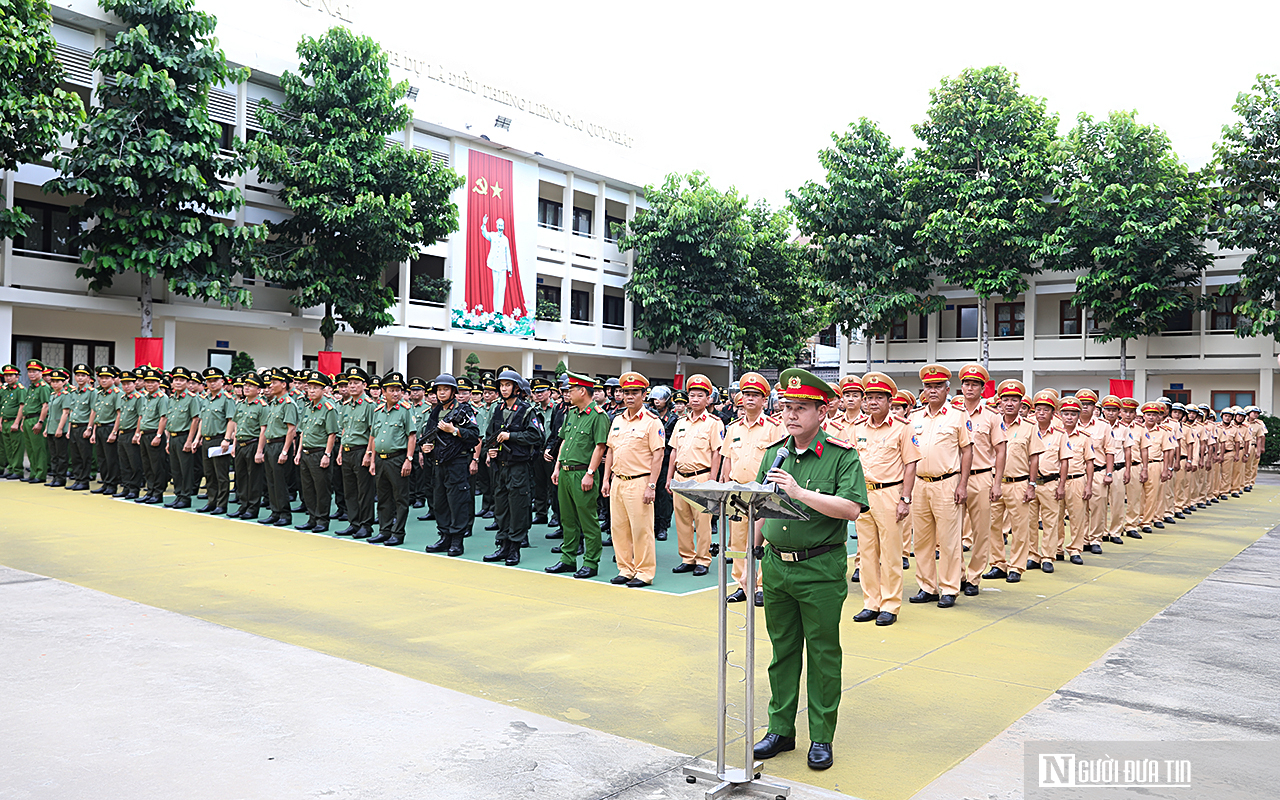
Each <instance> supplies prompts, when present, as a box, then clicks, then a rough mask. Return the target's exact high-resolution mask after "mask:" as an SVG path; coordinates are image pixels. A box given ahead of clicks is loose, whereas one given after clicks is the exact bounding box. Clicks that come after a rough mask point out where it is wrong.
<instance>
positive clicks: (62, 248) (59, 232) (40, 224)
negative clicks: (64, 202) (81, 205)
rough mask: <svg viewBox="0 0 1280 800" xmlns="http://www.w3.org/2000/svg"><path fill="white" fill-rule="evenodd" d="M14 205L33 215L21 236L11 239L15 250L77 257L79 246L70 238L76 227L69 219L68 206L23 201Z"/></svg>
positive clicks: (73, 234)
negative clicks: (32, 219) (31, 220)
mask: <svg viewBox="0 0 1280 800" xmlns="http://www.w3.org/2000/svg"><path fill="white" fill-rule="evenodd" d="M14 204H15V205H17V206H18V207H20V208H21V209H22V210H23V211H26V212H27V213H28V214H30V215H31V216H32V217H33V218H34V221H33V222H32V223H31V224H30V225H28V226H27V229H26V231H25V232H24V233H23V235H21V236H15V237H14V238H13V249H14V250H25V251H27V252H29V253H49V254H52V255H56V256H65V257H67V258H70V259H78V258H79V256H80V248H79V247H78V246H76V244H75V243H74V241H73V237H74V236H75V235H76V233H78V232H79V228H78V226H76V225H75V223H73V222H72V221H71V211H70V209H67V208H64V207H62V206H54V205H49V204H48V203H34V202H29V201H26V200H17V201H15V203H14Z"/></svg>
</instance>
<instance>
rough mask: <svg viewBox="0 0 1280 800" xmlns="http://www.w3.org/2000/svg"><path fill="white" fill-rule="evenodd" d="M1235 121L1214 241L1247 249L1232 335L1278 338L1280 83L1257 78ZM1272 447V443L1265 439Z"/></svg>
mask: <svg viewBox="0 0 1280 800" xmlns="http://www.w3.org/2000/svg"><path fill="white" fill-rule="evenodd" d="M1233 109H1234V110H1235V112H1236V115H1237V116H1238V117H1239V119H1238V120H1237V121H1236V122H1235V123H1233V124H1231V125H1227V126H1225V127H1224V128H1223V129H1222V141H1221V142H1220V143H1218V144H1217V145H1216V146H1215V149H1216V151H1217V166H1218V167H1219V170H1218V178H1219V181H1220V185H1221V189H1220V192H1221V195H1220V197H1221V200H1220V208H1221V213H1220V216H1219V219H1218V223H1219V228H1220V229H1219V231H1218V232H1217V238H1218V241H1219V242H1220V243H1221V244H1222V245H1223V246H1224V247H1233V248H1237V249H1240V250H1244V251H1246V253H1247V255H1246V256H1245V259H1244V262H1243V263H1242V264H1241V265H1240V280H1239V283H1238V284H1236V285H1235V286H1233V287H1226V288H1224V293H1226V292H1234V293H1236V294H1237V295H1239V296H1240V298H1241V299H1240V302H1239V304H1238V305H1237V306H1236V308H1235V309H1234V311H1235V312H1236V313H1238V314H1241V315H1243V317H1244V320H1243V321H1242V324H1241V325H1240V326H1239V327H1237V330H1236V333H1237V334H1238V335H1240V336H1261V335H1263V334H1266V335H1269V336H1272V337H1275V338H1277V339H1280V309H1278V308H1277V304H1278V303H1280V79H1277V77H1276V76H1275V75H1259V76H1258V81H1257V83H1256V84H1254V87H1253V92H1241V93H1240V94H1239V95H1238V96H1237V97H1236V103H1235V105H1234V106H1233ZM1268 444H1270V440H1268Z"/></svg>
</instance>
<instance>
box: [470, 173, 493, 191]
mask: <svg viewBox="0 0 1280 800" xmlns="http://www.w3.org/2000/svg"><path fill="white" fill-rule="evenodd" d="M471 191H473V192H475V193H476V194H488V193H489V182H488V181H486V180H485V179H484V178H482V177H481V178H476V185H475V188H474V189H472V190H471Z"/></svg>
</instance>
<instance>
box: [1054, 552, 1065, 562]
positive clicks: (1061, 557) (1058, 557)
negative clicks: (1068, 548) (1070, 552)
mask: <svg viewBox="0 0 1280 800" xmlns="http://www.w3.org/2000/svg"><path fill="white" fill-rule="evenodd" d="M1053 560H1054V561H1066V560H1067V557H1066V555H1065V554H1063V553H1058V554H1057V555H1056V556H1054V557H1053Z"/></svg>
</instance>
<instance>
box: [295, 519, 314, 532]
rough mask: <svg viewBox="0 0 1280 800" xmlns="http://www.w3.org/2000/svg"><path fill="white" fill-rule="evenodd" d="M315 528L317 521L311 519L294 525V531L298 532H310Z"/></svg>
mask: <svg viewBox="0 0 1280 800" xmlns="http://www.w3.org/2000/svg"><path fill="white" fill-rule="evenodd" d="M315 526H316V521H315V520H314V519H309V520H307V521H306V522H303V523H301V524H299V525H294V526H293V529H294V530H296V531H309V530H311V529H312V528H314V527H315Z"/></svg>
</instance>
